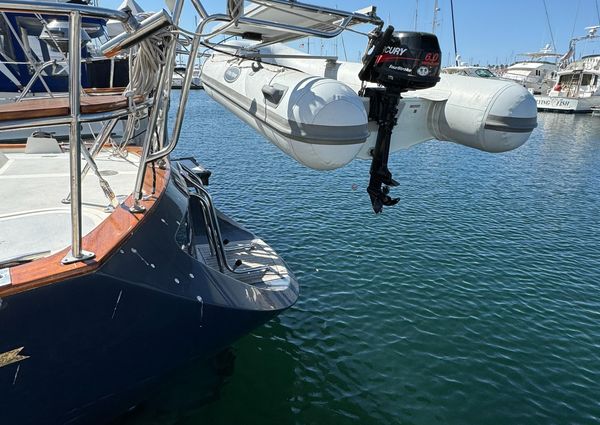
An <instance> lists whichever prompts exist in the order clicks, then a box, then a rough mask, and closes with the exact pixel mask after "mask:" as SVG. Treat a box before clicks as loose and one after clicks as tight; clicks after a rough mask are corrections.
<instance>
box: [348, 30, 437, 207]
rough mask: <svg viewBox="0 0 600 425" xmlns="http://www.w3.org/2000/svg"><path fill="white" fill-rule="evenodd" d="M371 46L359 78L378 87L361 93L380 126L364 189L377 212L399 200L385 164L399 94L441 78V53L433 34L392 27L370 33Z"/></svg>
mask: <svg viewBox="0 0 600 425" xmlns="http://www.w3.org/2000/svg"><path fill="white" fill-rule="evenodd" d="M371 45H372V46H373V47H372V49H371V53H369V54H367V55H365V57H364V58H363V67H362V69H361V70H360V72H359V73H358V77H359V78H360V79H361V80H362V81H365V82H370V83H375V84H377V85H378V86H380V87H377V88H374V87H367V88H364V89H363V90H361V93H360V94H361V96H366V97H368V98H369V100H370V110H369V118H370V119H372V120H375V121H377V124H378V125H379V131H378V133H377V141H376V143H375V148H374V149H373V151H372V156H373V161H372V163H371V172H370V173H371V178H370V180H369V187H368V188H367V192H368V193H369V196H370V198H371V203H372V205H373V210H374V211H375V213H380V212H381V211H382V210H383V206H384V205H386V206H391V205H395V204H396V203H398V201H399V199H398V198H391V197H390V196H389V195H388V193H389V186H398V182H396V181H395V180H394V179H393V178H392V173H391V172H390V171H389V169H388V167H387V163H388V158H389V154H390V139H391V136H392V131H393V129H394V127H395V126H396V124H397V115H398V101H399V100H400V99H401V95H400V94H401V93H402V92H405V91H408V90H419V89H426V88H429V87H433V86H435V85H436V83H437V82H438V81H439V80H440V64H441V56H442V55H441V51H440V45H439V43H438V40H437V37H436V36H435V35H434V34H429V33H423V32H394V27H392V26H389V27H388V28H387V29H386V30H385V32H383V33H381V32H378V33H376V34H375V35H373V36H372V37H371ZM382 185H383V186H382Z"/></svg>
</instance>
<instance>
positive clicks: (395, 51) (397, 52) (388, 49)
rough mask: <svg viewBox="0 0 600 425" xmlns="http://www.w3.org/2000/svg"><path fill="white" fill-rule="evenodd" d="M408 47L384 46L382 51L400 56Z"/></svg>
mask: <svg viewBox="0 0 600 425" xmlns="http://www.w3.org/2000/svg"><path fill="white" fill-rule="evenodd" d="M407 50H408V49H407V48H405V47H394V46H386V47H385V48H384V49H383V53H389V54H390V55H397V56H402V55H403V54H404V53H406V51H407Z"/></svg>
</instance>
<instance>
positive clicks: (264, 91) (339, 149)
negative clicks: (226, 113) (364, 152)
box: [202, 54, 369, 170]
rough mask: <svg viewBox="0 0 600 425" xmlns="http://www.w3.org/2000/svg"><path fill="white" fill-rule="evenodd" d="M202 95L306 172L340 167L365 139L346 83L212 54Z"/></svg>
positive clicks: (361, 114) (363, 121) (362, 115)
mask: <svg viewBox="0 0 600 425" xmlns="http://www.w3.org/2000/svg"><path fill="white" fill-rule="evenodd" d="M202 82H203V84H204V89H205V91H206V92H207V93H208V94H209V95H210V96H211V97H212V98H214V99H215V100H216V101H218V102H219V103H221V104H222V105H224V106H225V107H226V108H227V109H229V110H230V111H232V112H233V113H234V114H236V115H237V116H238V117H239V118H241V119H242V120H243V121H245V122H246V123H248V124H249V125H250V126H251V127H253V128H254V129H255V130H257V131H258V132H259V133H261V134H262V135H263V136H264V137H266V138H267V139H268V140H269V141H271V142H272V143H274V144H275V145H276V146H277V147H279V148H280V149H281V150H282V151H284V152H285V153H287V154H288V155H290V156H291V157H292V158H294V159H296V160H297V161H298V162H300V163H302V164H304V165H306V166H307V167H310V168H314V169H317V170H332V169H335V168H339V167H343V166H344V165H346V164H348V163H349V162H350V161H352V160H353V159H354V158H355V157H356V155H357V154H358V153H359V152H360V150H361V148H362V146H363V144H364V143H365V141H366V140H367V137H368V136H369V131H368V128H367V123H368V117H367V112H366V110H365V107H364V104H363V101H362V99H361V98H360V97H359V96H358V95H357V94H356V93H355V92H354V91H353V90H352V89H351V88H350V87H348V86H347V85H346V84H344V83H342V82H340V81H337V80H334V79H330V78H324V77H318V76H311V75H308V74H306V73H303V72H300V71H296V70H292V69H289V68H284V67H281V66H276V65H271V64H268V63H264V62H256V61H253V60H244V59H239V58H232V57H231V56H229V55H223V54H215V55H213V56H211V57H210V58H209V59H207V60H206V61H205V63H204V65H203V69H202Z"/></svg>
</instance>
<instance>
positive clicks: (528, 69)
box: [502, 44, 562, 95]
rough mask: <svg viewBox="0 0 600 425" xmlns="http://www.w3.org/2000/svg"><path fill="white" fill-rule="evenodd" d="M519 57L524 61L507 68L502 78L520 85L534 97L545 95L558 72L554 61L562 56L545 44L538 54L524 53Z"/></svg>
mask: <svg viewBox="0 0 600 425" xmlns="http://www.w3.org/2000/svg"><path fill="white" fill-rule="evenodd" d="M521 56H525V57H526V59H525V60H522V61H519V62H515V63H514V64H512V65H511V66H509V67H508V68H507V69H506V71H505V72H504V73H503V74H502V78H504V79H507V80H512V81H514V82H516V83H519V84H521V85H522V86H523V87H525V88H526V89H528V90H529V91H530V92H531V93H532V94H534V95H536V94H547V93H548V92H549V91H550V89H551V88H552V87H553V86H554V80H555V79H556V75H557V72H558V64H557V62H556V61H557V60H558V58H560V57H561V56H562V55H560V54H558V53H556V52H554V51H553V50H552V49H551V47H550V45H549V44H547V45H546V46H545V47H544V48H543V49H541V50H540V51H539V52H532V53H524V54H522V55H521ZM552 58H554V60H552Z"/></svg>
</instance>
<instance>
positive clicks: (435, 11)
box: [431, 0, 440, 34]
mask: <svg viewBox="0 0 600 425" xmlns="http://www.w3.org/2000/svg"><path fill="white" fill-rule="evenodd" d="M439 11H440V8H439V5H438V0H435V2H434V3H433V23H432V24H431V32H432V33H433V34H435V27H437V25H438V23H437V17H438V12H439Z"/></svg>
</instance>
